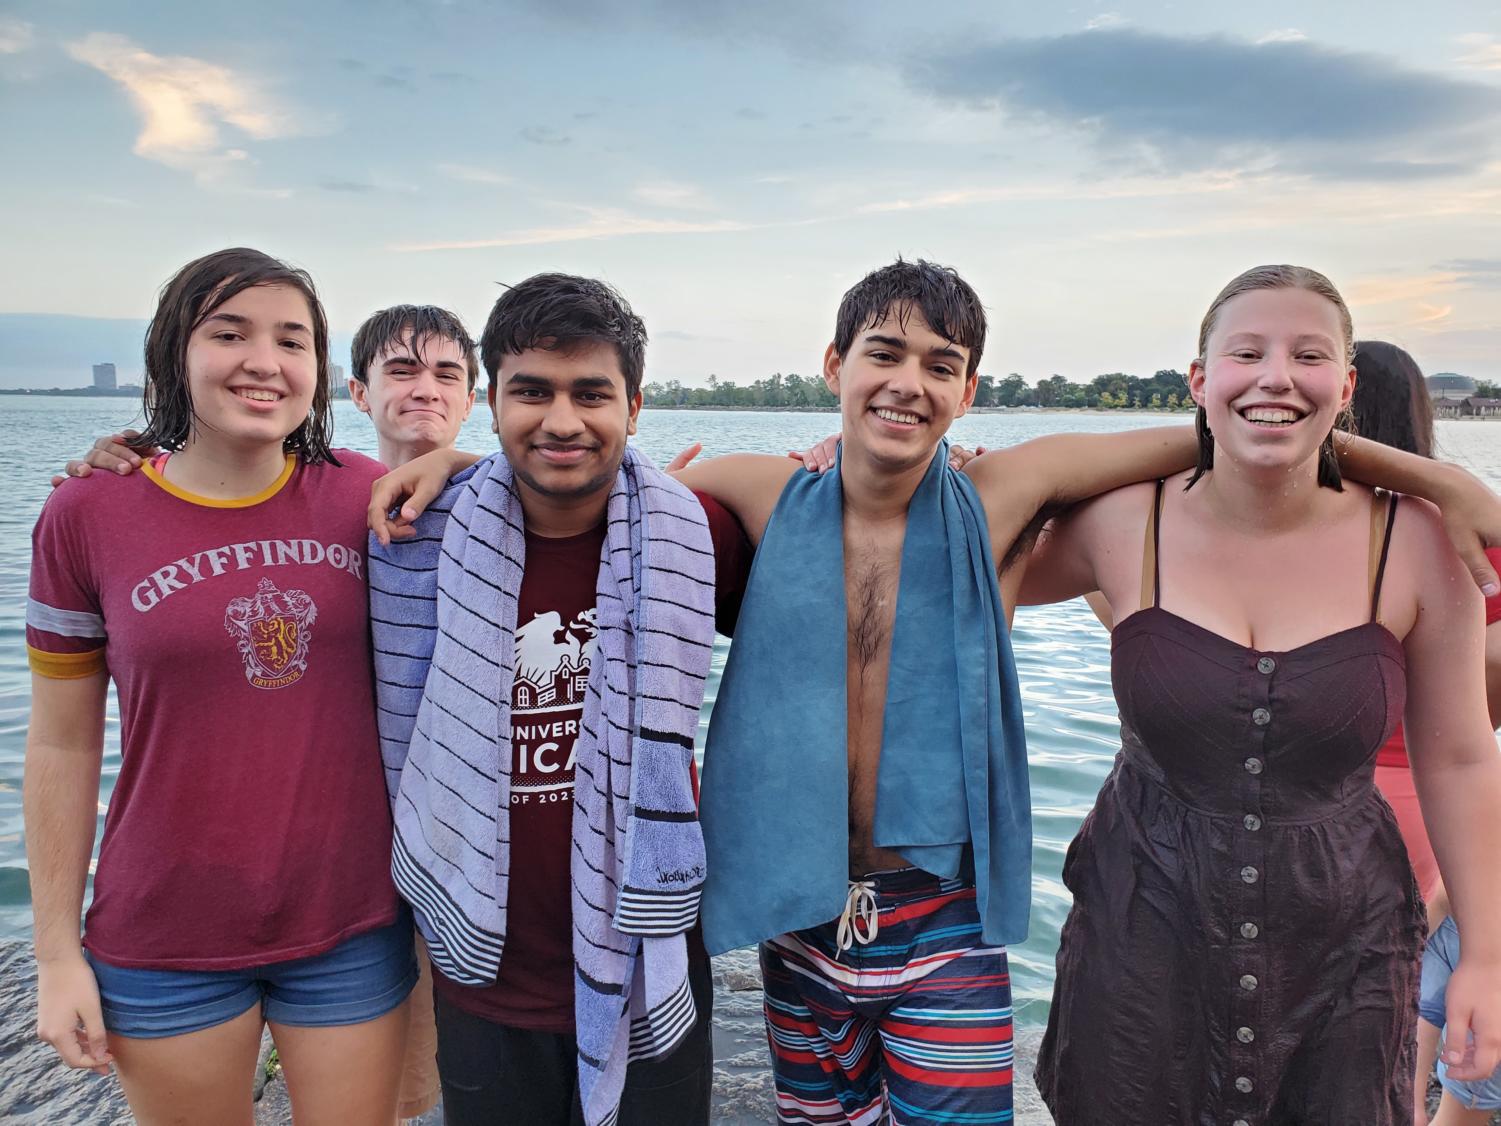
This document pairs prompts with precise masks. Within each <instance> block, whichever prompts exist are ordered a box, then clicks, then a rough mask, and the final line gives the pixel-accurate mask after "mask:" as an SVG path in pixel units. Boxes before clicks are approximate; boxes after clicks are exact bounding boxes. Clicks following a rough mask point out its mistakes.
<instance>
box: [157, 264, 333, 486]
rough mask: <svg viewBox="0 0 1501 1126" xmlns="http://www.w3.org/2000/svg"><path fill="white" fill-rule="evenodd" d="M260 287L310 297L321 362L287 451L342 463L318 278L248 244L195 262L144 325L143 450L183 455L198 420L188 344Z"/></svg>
mask: <svg viewBox="0 0 1501 1126" xmlns="http://www.w3.org/2000/svg"><path fill="white" fill-rule="evenodd" d="M257 285H285V286H288V287H290V288H292V289H295V290H297V292H299V293H301V294H302V296H303V297H305V298H306V299H307V303H308V312H309V314H310V315H311V317H312V320H313V323H312V325H311V326H309V327H311V328H312V330H313V354H314V355H315V356H316V357H317V360H318V374H317V384H316V385H315V386H314V388H313V405H312V407H311V408H310V409H309V411H308V416H307V418H305V419H303V421H302V423H301V424H300V425H299V426H298V427H297V429H296V430H294V431H292V433H290V434H288V435H287V437H286V440H285V442H284V443H283V445H284V448H285V449H286V451H287V452H288V453H295V454H298V455H300V456H301V457H302V459H303V460H304V461H306V462H309V463H316V462H320V461H328V462H332V463H333V464H334V465H338V464H339V462H338V459H337V458H335V457H334V456H333V454H332V453H330V452H329V446H330V445H331V444H332V442H333V433H334V420H333V414H332V412H331V411H330V410H329V397H328V319H327V318H326V317H325V316H324V314H323V304H322V303H321V302H320V301H319V300H318V291H317V289H316V288H315V287H314V286H313V279H312V278H311V277H309V276H308V274H307V272H306V271H305V270H299V269H297V268H296V267H295V266H289V265H288V264H287V263H285V262H283V261H281V260H280V259H277V258H272V257H271V256H270V255H269V254H262V253H261V252H260V251H259V250H251V249H249V248H248V247H243V246H239V247H234V248H232V249H230V250H218V251H215V252H214V253H213V254H206V255H204V256H203V257H202V258H197V259H194V260H193V261H192V262H189V263H188V264H187V265H186V266H184V267H183V268H182V269H180V270H178V271H177V273H176V274H175V275H174V276H173V277H172V280H171V281H169V282H168V283H167V284H166V285H164V286H163V287H162V291H161V294H160V295H159V296H158V298H157V302H156V313H155V314H154V315H153V316H152V318H151V324H150V325H148V326H147V328H146V375H145V380H144V382H145V385H146V386H145V390H144V393H143V395H142V403H141V406H142V410H143V411H144V412H145V415H146V429H145V431H144V432H143V433H142V434H141V438H140V444H141V445H143V446H160V447H161V448H162V449H164V450H180V449H182V447H183V446H184V445H185V444H186V443H187V440H188V439H189V438H190V437H191V436H192V433H193V427H194V425H195V420H196V416H195V414H194V412H193V398H192V393H191V392H190V390H189V388H188V340H189V339H190V338H191V337H192V335H193V333H194V332H195V331H196V330H197V328H198V326H199V325H201V324H203V322H204V321H206V320H207V319H208V318H209V316H211V315H212V314H213V312H214V310H215V309H218V308H219V307H220V306H222V305H223V304H224V303H225V302H226V301H229V300H230V299H231V298H233V297H235V296H236V295H237V294H240V293H243V292H245V290H247V289H249V288H251V287H252V286H257Z"/></svg>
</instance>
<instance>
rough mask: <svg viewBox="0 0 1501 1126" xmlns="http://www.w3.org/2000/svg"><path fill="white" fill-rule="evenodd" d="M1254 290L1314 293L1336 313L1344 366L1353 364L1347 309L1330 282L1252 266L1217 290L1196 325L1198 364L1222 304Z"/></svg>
mask: <svg viewBox="0 0 1501 1126" xmlns="http://www.w3.org/2000/svg"><path fill="white" fill-rule="evenodd" d="M1258 289H1306V290H1307V291H1308V292H1309V293H1317V294H1318V295H1319V296H1320V297H1322V298H1324V299H1326V300H1328V301H1330V302H1332V303H1333V305H1334V307H1335V308H1336V309H1338V310H1339V328H1340V332H1341V333H1343V334H1344V345H1345V363H1346V364H1353V363H1354V362H1355V326H1354V324H1353V323H1352V322H1351V320H1350V307H1349V306H1348V305H1346V304H1345V299H1344V298H1343V297H1341V296H1340V294H1339V290H1337V289H1335V288H1334V283H1333V282H1332V281H1330V280H1329V279H1328V278H1326V277H1325V276H1324V275H1323V274H1321V273H1319V272H1318V271H1317V270H1310V269H1309V268H1308V267H1307V266H1287V265H1280V266H1253V267H1252V268H1251V269H1249V270H1247V271H1246V272H1245V273H1243V274H1241V275H1239V276H1238V277H1235V278H1233V279H1231V281H1230V284H1229V285H1227V286H1225V288H1224V289H1222V290H1220V293H1219V296H1218V297H1216V298H1215V299H1214V300H1213V301H1211V302H1210V303H1209V312H1207V313H1205V314H1204V320H1203V321H1202V322H1201V323H1200V324H1199V351H1198V357H1199V363H1201V364H1202V363H1203V362H1204V356H1205V353H1206V352H1208V350H1209V337H1210V334H1212V333H1213V332H1214V322H1215V321H1216V320H1218V319H1219V315H1220V310H1221V309H1223V308H1224V307H1225V302H1227V301H1229V300H1230V299H1231V298H1232V297H1239V296H1240V295H1241V294H1242V293H1252V292H1254V291H1255V290H1258Z"/></svg>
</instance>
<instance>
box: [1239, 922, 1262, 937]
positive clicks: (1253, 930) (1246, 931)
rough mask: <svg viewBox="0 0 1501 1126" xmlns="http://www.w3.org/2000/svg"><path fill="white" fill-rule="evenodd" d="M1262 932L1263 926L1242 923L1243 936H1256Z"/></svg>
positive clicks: (1241, 933)
mask: <svg viewBox="0 0 1501 1126" xmlns="http://www.w3.org/2000/svg"><path fill="white" fill-rule="evenodd" d="M1260 933H1261V928H1260V927H1258V926H1257V925H1256V924H1255V923H1241V925H1240V937H1241V938H1255V937H1256V936H1257V935H1258V934H1260Z"/></svg>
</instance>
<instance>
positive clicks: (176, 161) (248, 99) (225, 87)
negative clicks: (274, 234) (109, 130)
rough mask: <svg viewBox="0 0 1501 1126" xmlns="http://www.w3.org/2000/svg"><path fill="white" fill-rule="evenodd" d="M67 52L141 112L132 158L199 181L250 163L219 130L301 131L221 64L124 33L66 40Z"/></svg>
mask: <svg viewBox="0 0 1501 1126" xmlns="http://www.w3.org/2000/svg"><path fill="white" fill-rule="evenodd" d="M67 52H68V54H69V55H71V56H72V57H73V58H74V59H76V60H77V61H78V62H81V63H84V64H86V65H88V66H91V67H93V68H94V69H96V70H98V71H100V72H101V73H102V74H105V75H107V76H108V77H110V78H112V79H114V80H115V81H116V82H118V83H119V84H120V85H121V86H123V87H124V88H125V92H126V93H127V95H129V97H130V100H131V103H132V104H133V105H134V106H135V108H136V111H137V112H138V113H139V114H140V115H141V132H140V134H139V135H138V136H137V137H136V141H135V146H134V152H135V154H136V155H137V156H140V157H144V158H146V159H147V160H155V161H159V162H160V163H162V164H166V165H168V166H170V167H172V168H180V169H184V170H187V171H191V172H193V173H194V175H196V176H197V177H198V178H199V180H200V181H204V182H207V181H212V180H216V179H218V178H220V177H222V176H223V175H224V174H225V173H226V172H228V171H229V170H230V169H231V168H233V167H235V166H236V165H240V164H243V163H245V162H246V161H248V160H249V154H248V153H247V152H246V151H245V150H244V149H242V148H236V147H230V146H229V145H228V144H227V143H226V142H225V140H224V138H223V136H222V133H223V127H224V126H229V127H230V128H232V129H235V130H237V131H239V132H240V133H243V134H245V135H247V136H249V137H251V138H254V139H255V140H269V139H271V138H275V137H288V136H292V135H294V134H296V133H298V132H301V131H302V130H301V129H300V128H299V126H298V124H297V123H296V122H295V121H294V119H293V118H292V116H291V115H290V114H289V113H287V112H285V111H283V110H281V109H279V108H278V107H277V106H276V105H275V104H273V103H272V102H271V101H270V99H268V98H267V97H266V96H265V95H264V94H262V93H261V92H260V91H258V90H257V89H256V87H255V84H254V83H253V82H252V81H250V80H249V79H247V78H246V77H244V76H242V75H239V74H236V73H235V72H234V71H232V70H230V69H229V68H228V67H223V66H219V65H218V64H216V63H209V62H204V61H203V60H202V59H195V58H190V57H188V56H186V55H175V56H163V55H153V54H152V53H151V52H149V51H146V50H144V49H143V48H141V47H138V46H137V45H136V44H135V43H133V42H132V41H131V40H129V39H127V38H126V37H125V36H123V35H112V34H108V33H105V32H96V33H94V34H92V35H89V36H87V37H85V38H83V39H80V40H78V41H76V42H73V43H69V44H68V45H67Z"/></svg>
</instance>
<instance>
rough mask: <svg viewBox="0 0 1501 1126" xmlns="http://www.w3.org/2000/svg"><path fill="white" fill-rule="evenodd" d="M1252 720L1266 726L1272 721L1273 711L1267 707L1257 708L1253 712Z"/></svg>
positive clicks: (1257, 724) (1256, 723) (1258, 725)
mask: <svg viewBox="0 0 1501 1126" xmlns="http://www.w3.org/2000/svg"><path fill="white" fill-rule="evenodd" d="M1251 722H1252V723H1254V724H1255V725H1256V726H1257V727H1265V726H1266V725H1267V724H1269V723H1271V722H1272V713H1271V712H1269V711H1267V710H1266V709H1265V708H1257V709H1256V710H1255V711H1253V712H1252V713H1251Z"/></svg>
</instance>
